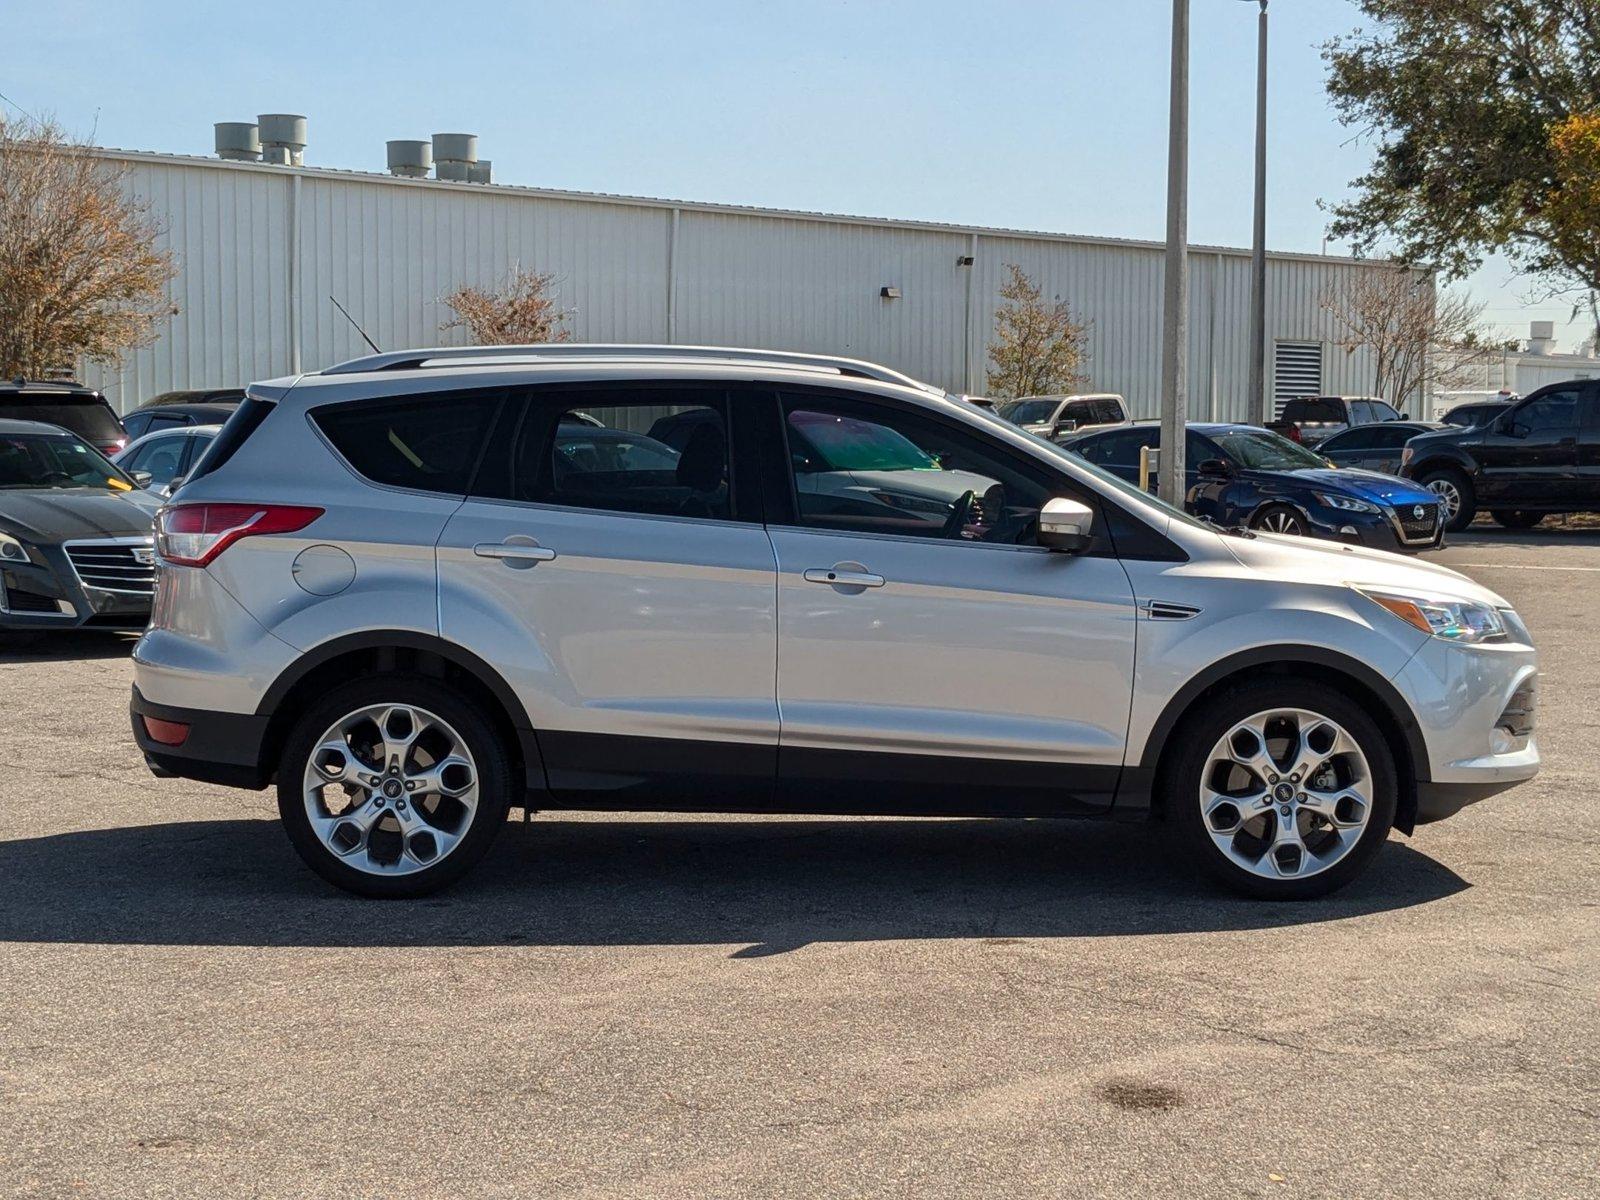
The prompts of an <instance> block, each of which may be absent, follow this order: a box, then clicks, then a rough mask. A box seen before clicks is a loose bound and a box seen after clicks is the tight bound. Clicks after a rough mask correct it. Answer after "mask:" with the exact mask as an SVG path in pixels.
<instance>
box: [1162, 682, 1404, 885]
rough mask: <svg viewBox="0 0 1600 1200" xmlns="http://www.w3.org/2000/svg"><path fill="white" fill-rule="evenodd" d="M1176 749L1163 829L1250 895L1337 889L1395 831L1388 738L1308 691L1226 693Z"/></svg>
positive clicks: (1193, 720)
mask: <svg viewBox="0 0 1600 1200" xmlns="http://www.w3.org/2000/svg"><path fill="white" fill-rule="evenodd" d="M1171 745H1172V746H1173V749H1174V757H1173V758H1172V760H1171V761H1170V762H1169V763H1167V764H1165V766H1164V769H1163V772H1162V780H1161V786H1162V803H1163V807H1164V811H1165V813H1166V816H1167V819H1168V820H1169V822H1171V823H1172V824H1173V825H1174V826H1175V827H1176V832H1177V834H1178V836H1179V838H1180V839H1181V840H1182V842H1183V843H1184V844H1185V846H1186V848H1187V849H1188V851H1189V853H1190V854H1191V856H1192V857H1193V858H1194V859H1195V860H1196V861H1197V862H1198V863H1199V864H1200V866H1201V867H1203V868H1204V869H1205V870H1206V871H1208V872H1209V873H1210V874H1211V875H1213V876H1214V877H1215V878H1217V879H1219V880H1220V881H1221V882H1223V883H1224V884H1226V885H1227V886H1229V887H1231V888H1233V889H1234V890H1235V891H1238V892H1242V893H1244V894H1246V895H1249V896H1255V897H1259V898H1262V899H1271V900H1302V899H1308V898H1311V897H1314V896H1321V895H1325V894H1326V893H1328V892H1331V891H1333V890H1334V889H1336V888H1339V887H1342V886H1343V885H1344V884H1346V883H1348V882H1349V881H1350V880H1351V879H1353V878H1355V876H1356V875H1358V874H1359V873H1360V872H1361V871H1362V869H1363V868H1365V867H1366V865H1367V863H1368V862H1369V861H1370V860H1371V858H1372V856H1373V855H1374V854H1376V853H1377V851H1378V848H1379V847H1380V846H1381V845H1382V844H1383V842H1384V840H1385V839H1386V838H1387V837H1388V835H1389V828H1390V826H1391V825H1392V824H1393V823H1394V813H1395V804H1396V800H1397V796H1398V788H1399V784H1398V779H1397V776H1396V771H1395V762H1394V753H1393V751H1392V750H1391V749H1390V747H1389V744H1388V742H1387V741H1386V740H1385V738H1384V736H1383V733H1382V731H1381V730H1380V729H1379V728H1378V727H1377V725H1376V724H1375V723H1374V722H1373V720H1372V718H1371V717H1369V716H1368V715H1367V714H1366V713H1365V712H1364V711H1363V710H1362V709H1361V707H1360V706H1359V705H1357V704H1356V703H1355V702H1354V701H1352V700H1351V699H1349V698H1348V697H1347V696H1345V695H1344V694H1343V693H1342V692H1338V691H1335V690H1334V689H1332V688H1329V687H1326V686H1325V685H1322V684H1319V683H1315V682H1313V681H1311V680H1301V679H1271V680H1262V681H1259V682H1255V683H1247V684H1243V685H1241V686H1239V687H1236V688H1233V689H1230V690H1229V691H1227V692H1224V693H1223V694H1221V695H1219V696H1216V697H1214V698H1212V699H1211V700H1209V701H1208V702H1207V703H1206V704H1205V706H1204V708H1203V709H1202V710H1201V711H1199V712H1196V713H1194V714H1192V715H1191V716H1190V717H1188V718H1187V719H1185V721H1184V722H1183V723H1182V724H1181V725H1180V726H1179V728H1178V730H1177V733H1176V735H1175V738H1174V741H1173V742H1172V743H1171Z"/></svg>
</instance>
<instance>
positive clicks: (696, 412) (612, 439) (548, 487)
mask: <svg viewBox="0 0 1600 1200" xmlns="http://www.w3.org/2000/svg"><path fill="white" fill-rule="evenodd" d="M732 482H733V479H732V469H731V464H730V460H729V445H728V421H727V401H726V397H725V396H724V394H723V393H722V392H721V391H720V390H719V389H697V388H662V389H654V388H651V389H637V390H629V391H613V390H606V391H586V392H582V393H571V392H568V393H559V394H557V393H548V392H544V393H539V394H537V395H536V396H535V398H534V399H532V400H531V401H530V402H529V404H528V406H527V409H526V411H525V413H524V415H523V417H522V420H521V427H520V429H518V431H517V433H516V436H515V438H514V439H513V442H512V445H511V450H510V458H509V464H508V466H507V468H506V469H505V470H501V469H500V468H499V467H498V466H495V467H491V468H490V469H488V470H486V471H485V473H484V479H483V482H482V484H481V486H479V487H478V488H477V489H476V491H477V493H478V494H480V495H488V496H497V497H499V498H502V499H511V500H525V501H530V502H534V503H540V504H561V505H568V506H571V507H573V508H599V509H606V510H607V511H611V512H632V513H644V514H649V515H653V516H665V517H711V518H720V519H727V518H728V517H729V516H730V515H731V509H732Z"/></svg>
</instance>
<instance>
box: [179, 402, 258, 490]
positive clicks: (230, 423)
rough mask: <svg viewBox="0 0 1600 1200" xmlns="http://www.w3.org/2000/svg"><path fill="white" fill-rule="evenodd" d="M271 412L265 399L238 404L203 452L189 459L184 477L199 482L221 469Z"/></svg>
mask: <svg viewBox="0 0 1600 1200" xmlns="http://www.w3.org/2000/svg"><path fill="white" fill-rule="evenodd" d="M271 412H272V405H271V404H269V403H268V402H267V401H265V400H246V401H245V402H244V403H243V404H241V405H239V407H238V408H236V409H234V410H233V416H231V417H229V418H228V420H227V422H226V423H225V424H224V425H223V426H222V432H220V433H218V434H217V436H216V438H215V439H214V440H213V441H212V442H211V443H210V444H209V445H208V446H207V447H206V452H205V453H204V454H200V455H198V456H197V457H193V458H191V459H190V462H192V463H193V464H194V465H193V466H192V467H191V468H190V470H189V474H188V478H189V479H199V478H200V477H201V476H202V475H209V474H211V472H213V471H215V470H216V469H217V468H218V467H220V466H222V464H223V463H225V462H227V461H228V460H229V459H230V458H232V457H233V456H234V455H235V454H236V453H237V452H238V450H239V447H240V446H242V445H244V444H245V441H246V439H248V438H249V436H250V435H251V434H252V433H254V432H255V431H256V430H257V429H259V428H260V427H261V422H263V421H265V420H266V419H267V415H268V414H269V413H271Z"/></svg>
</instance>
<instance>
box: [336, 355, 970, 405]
mask: <svg viewBox="0 0 1600 1200" xmlns="http://www.w3.org/2000/svg"><path fill="white" fill-rule="evenodd" d="M595 358H626V359H650V358H679V359H698V360H701V361H720V362H748V363H766V364H769V365H772V366H795V367H827V368H831V369H832V370H835V371H838V372H839V373H840V374H841V375H851V376H855V377H856V378H859V379H875V380H877V381H879V382H880V383H897V384H900V385H901V386H902V387H913V388H916V389H918V390H919V391H924V392H932V393H934V394H936V395H940V396H942V395H944V394H945V392H944V389H943V388H938V387H935V386H934V385H933V384H931V383H924V382H922V381H921V380H920V379H913V378H912V377H911V376H909V375H905V374H902V373H901V372H899V371H896V370H893V369H892V368H889V367H883V366H879V365H878V364H877V363H870V362H863V361H861V360H860V359H856V358H840V357H838V356H837V355H832V354H804V353H800V352H798V351H794V350H749V349H741V348H738V347H731V346H679V345H652V344H649V343H630V342H601V343H595V342H542V343H540V342H535V343H531V344H528V345H521V346H439V347H434V348H432V349H422V350H391V351H389V352H388V353H385V354H369V355H366V356H365V357H363V358H352V359H351V360H350V361H349V362H342V363H339V364H338V365H336V366H332V367H326V368H324V369H323V371H322V374H324V375H353V374H356V373H358V372H362V371H415V370H420V369H422V368H424V367H429V366H434V365H439V366H443V365H446V364H448V363H451V362H457V363H460V364H462V365H468V364H471V365H483V364H484V363H485V362H486V360H491V359H508V360H513V361H516V360H520V361H523V362H550V361H553V360H557V359H569V360H570V359H577V360H583V359H595Z"/></svg>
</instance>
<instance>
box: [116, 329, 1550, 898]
mask: <svg viewBox="0 0 1600 1200" xmlns="http://www.w3.org/2000/svg"><path fill="white" fill-rule="evenodd" d="M157 545H158V551H159V556H160V565H159V572H158V575H159V584H158V589H157V596H156V600H155V612H154V615H153V619H152V621H151V625H150V629H149V631H148V632H147V633H146V634H145V635H144V637H143V638H142V639H141V640H140V642H139V644H138V646H137V648H136V650H135V654H134V657H135V660H136V676H135V677H136V684H135V688H134V695H133V705H132V709H133V732H134V736H135V738H136V739H137V740H138V743H139V745H140V747H141V748H142V750H143V751H144V753H145V755H146V758H147V760H148V761H149V763H150V765H151V767H152V769H153V770H154V771H155V772H156V773H157V774H158V775H180V776H186V777H189V778H194V779H202V780H209V781H212V782H216V783H222V784H230V785H236V786H241V787H249V788H261V787H264V786H267V785H268V784H270V783H273V782H276V786H277V794H278V804H279V810H280V812H281V814H282V817H283V821H284V824H285V826H286V828H287V830H288V832H289V836H290V839H291V840H292V841H293V843H294V845H295V848H296V849H297V850H298V851H299V852H300V854H301V855H302V856H303V857H304V858H305V860H306V862H307V863H309V864H310V866H311V867H312V868H313V869H314V870H315V871H316V872H318V873H319V874H320V875H322V876H323V877H324V878H326V879H328V880H331V881H332V882H333V883H335V884H338V885H339V886H341V887H345V888H349V889H350V890H352V891H356V892H361V893H365V894H369V895H383V896H409V895H418V894H421V893H424V892H427V891H429V890H431V889H434V888H437V887H439V886H441V885H444V884H446V883H448V882H450V881H452V880H454V879H456V878H457V877H459V876H460V875H461V874H462V873H463V872H465V871H466V870H467V869H468V868H469V867H470V866H471V865H472V864H473V863H474V862H476V861H477V860H478V859H479V858H481V857H482V855H483V853H484V852H485V850H486V849H487V848H488V847H489V844H490V842H491V841H492V840H493V838H494V836H495V834H496V832H497V830H498V829H499V827H500V826H501V825H502V824H503V823H504V821H505V817H506V812H507V809H508V807H510V806H513V805H517V806H524V807H527V808H529V809H547V808H553V809H559V808H586V809H608V810H630V809H631V810H640V809H652V810H668V811H694V812H706V811H720V812H794V813H840V814H846V813H848V814H880V813H881V814H906V813H933V814H940V815H950V816H974V815H988V816H1009V817H1065V816H1097V817H1116V818H1123V819H1126V818H1142V817H1147V816H1151V815H1159V816H1161V817H1163V818H1164V819H1165V824H1166V825H1167V826H1168V827H1169V828H1170V829H1171V831H1172V832H1173V833H1174V834H1175V835H1176V836H1177V837H1179V838H1180V839H1182V841H1183V842H1184V843H1185V844H1186V845H1187V846H1188V848H1189V849H1190V850H1191V851H1192V853H1193V854H1194V856H1195V857H1196V859H1197V861H1199V862H1200V863H1201V864H1203V865H1204V866H1205V867H1207V868H1208V869H1210V870H1211V871H1212V872H1214V873H1215V874H1216V875H1217V876H1219V877H1220V878H1221V879H1222V880H1224V881H1225V882H1227V883H1229V884H1231V885H1232V886H1234V887H1236V888H1238V889H1240V890H1243V891H1245V892H1248V893H1250V894H1253V895H1257V896H1264V897H1301V896H1310V895H1316V894H1319V893H1322V892H1325V891H1328V890H1330V889H1332V888H1334V887H1337V886H1339V885H1340V884H1342V883H1344V882H1346V881H1347V880H1349V879H1350V878H1351V877H1352V876H1354V875H1355V874H1356V873H1357V872H1358V871H1359V870H1360V869H1361V868H1362V867H1363V866H1365V864H1366V863H1367V862H1368V861H1369V860H1370V859H1371V857H1372V855H1373V854H1374V853H1375V851H1376V850H1377V849H1378V847H1379V845H1381V843H1382V842H1383V841H1384V839H1385V838H1386V837H1387V836H1388V833H1389V830H1390V828H1391V827H1397V828H1399V829H1400V830H1402V831H1404V832H1407V833H1409V832H1410V831H1411V829H1412V827H1413V825H1414V824H1417V823H1420V822H1422V821H1425V820H1430V819H1436V818H1438V817H1441V816H1445V815H1448V814H1449V813H1451V812H1453V811H1455V810H1456V809H1457V808H1459V807H1460V806H1461V805H1462V804H1464V803H1466V802H1468V801H1471V800H1475V799H1478V798H1480V797H1482V796H1485V795H1488V794H1490V793H1492V792H1495V791H1497V790H1500V789H1502V788H1505V787H1507V786H1510V785H1511V784H1513V783H1515V782H1516V781H1518V780H1522V779H1527V778H1528V777H1530V776H1531V775H1533V773H1534V772H1535V771H1536V770H1537V768H1538V763H1539V756H1538V750H1537V748H1536V746H1535V743H1534V740H1533V736H1532V731H1533V710H1534V689H1535V682H1536V676H1537V669H1536V665H1535V653H1534V650H1533V647H1532V645H1531V643H1530V640H1529V637H1528V633H1527V631H1526V629H1525V628H1524V627H1523V625H1522V623H1521V621H1520V620H1519V619H1518V618H1517V615H1516V614H1515V613H1514V612H1512V611H1511V608H1510V606H1509V605H1507V604H1506V602H1505V601H1504V600H1502V599H1500V598H1499V597H1498V596H1496V595H1495V594H1494V593H1492V592H1489V591H1486V590H1485V589H1484V588H1482V587H1480V586H1478V585H1477V584H1475V583H1473V582H1472V581H1471V580H1468V579H1466V578H1464V577H1462V576H1461V575H1458V574H1456V573H1454V572H1452V571H1448V570H1445V569H1443V568H1440V567H1435V566H1429V565H1425V564H1421V563H1418V562H1414V561H1410V560H1407V559H1404V558H1400V557H1397V556H1394V555H1389V554H1384V553H1381V552H1377V551H1365V550H1360V549H1356V548H1352V547H1346V546H1338V545H1331V544H1318V543H1310V542H1305V541H1302V540H1300V539H1296V538H1290V537H1280V536H1273V535H1257V534H1248V533H1230V532H1225V531H1222V530H1219V529H1217V528H1214V527H1212V526H1209V525H1205V524H1202V523H1200V522H1197V521H1195V520H1192V519H1191V518H1189V517H1187V516H1185V515H1184V514H1183V513H1181V512H1179V511H1177V510H1175V509H1172V508H1169V507H1166V506H1164V505H1162V504H1160V503H1159V502H1158V501H1156V500H1154V499H1152V498H1151V497H1150V496H1147V495H1145V494H1144V493H1142V492H1140V491H1139V490H1138V489H1136V488H1134V487H1132V486H1130V485H1128V484H1125V483H1123V482H1121V481H1119V480H1118V479H1116V478H1115V477H1113V476H1111V475H1108V474H1105V473H1103V472H1101V471H1099V470H1098V469H1096V468H1094V467H1092V466H1090V465H1088V464H1086V463H1084V462H1083V461H1082V460H1080V459H1077V458H1075V457H1074V456H1072V455H1071V454H1070V453H1068V452H1066V451H1064V450H1062V449H1061V448H1059V447H1057V446H1054V445H1052V444H1051V443H1049V442H1047V441H1045V440H1043V439H1040V438H1037V437H1034V436H1032V435H1030V434H1027V433H1025V432H1023V431H1022V430H1020V429H1017V428H1016V427H1015V426H1013V425H1011V424H1009V423H1007V422H1005V421H1003V420H1001V419H999V418H997V417H995V416H993V415H992V414H989V413H987V412H985V411H984V410H982V409H980V408H977V407H975V406H972V405H969V404H964V403H961V402H960V401H959V400H952V399H949V398H947V397H944V396H943V395H941V394H938V393H937V392H936V391H933V390H929V389H924V388H921V387H915V386H907V385H906V384H904V383H901V382H897V381H896V380H895V379H893V378H889V377H886V373H884V372H882V371H881V369H877V368H872V367H870V366H869V365H867V364H854V365H852V364H850V363H848V362H844V361H841V360H836V359H827V360H815V361H808V360H806V359H804V358H803V357H796V356H772V357H770V358H763V357H762V356H761V355H760V354H759V353H756V352H750V351H741V352H729V353H728V354H727V355H726V356H719V354H718V353H717V352H715V351H701V352H698V354H685V353H682V352H674V353H664V352H663V353H651V352H648V351H640V352H638V353H637V354H629V353H628V352H627V351H626V349H625V348H608V349H606V350H604V351H596V352H594V353H592V354H589V355H585V354H583V353H580V352H577V351H574V350H572V349H567V350H564V351H562V352H561V353H559V354H550V355H546V354H543V353H541V351H540V349H539V348H537V347H532V348H528V349H526V350H525V351H523V352H521V353H518V352H516V351H507V350H504V349H497V350H495V351H494V352H493V353H487V352H483V351H473V350H454V351H416V352H411V353H409V354H406V355H401V356H394V355H384V356H381V357H379V358H375V359H368V360H360V361H357V362H354V363H348V364H345V365H343V366H341V367H336V368H332V369H330V370H327V371H324V372H322V373H321V374H317V375H307V376H302V377H299V378H295V379H289V380H280V381H276V382H272V383H265V384H258V385H255V386H253V387H252V388H250V390H249V395H248V398H247V399H246V401H245V402H244V404H243V405H241V407H240V408H239V410H238V412H237V413H236V414H235V415H234V417H233V418H232V419H231V420H230V421H229V422H228V424H227V425H226V426H225V427H224V429H223V431H222V433H221V434H220V435H219V437H218V438H217V440H216V441H215V442H214V443H213V444H212V446H211V448H210V450H209V451H208V452H207V454H206V455H205V457H204V458H203V459H202V460H201V461H200V463H199V464H198V466H197V467H196V468H195V470H194V471H193V472H192V473H191V475H190V478H189V481H188V482H187V483H186V484H185V485H184V487H183V488H182V489H181V491H179V493H178V494H177V495H176V497H175V498H174V500H173V502H172V503H171V504H169V505H168V506H167V507H166V508H165V509H164V510H162V513H161V515H160V518H159V522H158V530H157Z"/></svg>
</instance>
